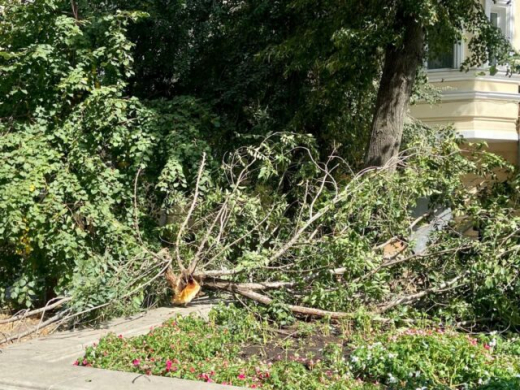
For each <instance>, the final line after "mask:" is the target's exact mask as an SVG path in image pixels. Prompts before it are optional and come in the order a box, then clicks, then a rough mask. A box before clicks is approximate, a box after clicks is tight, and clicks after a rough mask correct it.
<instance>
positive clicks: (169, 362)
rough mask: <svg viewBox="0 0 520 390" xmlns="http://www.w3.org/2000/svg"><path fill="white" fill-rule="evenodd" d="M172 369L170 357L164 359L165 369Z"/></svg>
mask: <svg viewBox="0 0 520 390" xmlns="http://www.w3.org/2000/svg"><path fill="white" fill-rule="evenodd" d="M171 369H172V361H171V360H170V359H168V360H166V371H170V370H171Z"/></svg>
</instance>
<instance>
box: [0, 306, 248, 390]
mask: <svg viewBox="0 0 520 390" xmlns="http://www.w3.org/2000/svg"><path fill="white" fill-rule="evenodd" d="M211 307H212V303H211V302H210V301H207V300H206V301H204V300H200V301H198V302H194V303H193V304H192V305H190V307H188V308H158V309H153V310H150V311H148V312H146V313H143V314H140V315H136V316H133V317H129V318H120V319H116V320H113V321H110V322H107V323H105V324H102V325H101V326H99V327H97V328H85V329H78V330H70V331H64V332H59V333H56V334H53V335H51V336H48V337H44V338H41V339H34V340H31V341H27V342H24V343H21V344H15V345H12V346H10V347H8V348H5V349H3V350H2V351H1V353H0V390H15V389H16V390H20V389H37V390H49V389H53V390H105V389H106V390H109V389H110V390H119V389H121V390H123V389H125V390H126V389H129V388H130V389H135V390H152V389H154V390H163V389H164V390H166V389H168V390H173V389H175V390H219V389H220V390H224V389H226V390H230V389H233V388H235V389H238V387H232V386H222V385H216V384H211V383H204V382H195V381H188V380H180V379H173V378H165V377H158V376H145V375H136V374H132V373H126V372H117V371H108V370H100V369H96V368H87V367H77V366H73V365H72V363H73V362H74V360H75V359H76V358H78V357H80V356H81V355H82V354H83V352H84V350H85V347H87V346H89V345H92V344H93V343H95V342H97V341H98V340H99V339H100V338H101V337H103V336H104V335H106V334H107V333H109V332H113V333H116V334H118V335H119V334H121V335H123V336H124V337H131V336H137V335H141V334H145V333H147V332H148V331H149V330H150V328H151V327H153V326H158V325H160V324H162V323H163V322H164V321H166V320H167V319H168V318H170V317H172V316H174V315H176V314H181V315H199V316H204V317H206V316H207V315H208V313H209V311H210V310H211Z"/></svg>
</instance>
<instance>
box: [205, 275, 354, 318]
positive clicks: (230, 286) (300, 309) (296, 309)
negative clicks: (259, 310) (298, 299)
mask: <svg viewBox="0 0 520 390" xmlns="http://www.w3.org/2000/svg"><path fill="white" fill-rule="evenodd" d="M206 286H208V287H210V283H208V284H206ZM239 286H240V284H236V283H231V282H230V283H226V284H225V285H219V287H217V288H218V289H219V290H226V291H229V292H232V293H237V294H240V295H242V296H244V297H246V298H249V299H251V300H253V301H256V302H259V303H262V304H264V305H269V304H271V303H272V302H273V300H272V299H271V298H269V297H268V296H266V295H262V294H259V293H257V292H254V291H252V290H246V289H243V288H240V287H239ZM287 307H288V308H289V310H291V311H292V312H293V313H295V314H303V315H308V316H315V317H329V318H333V319H339V318H346V317H350V316H351V314H349V313H345V312H337V311H328V310H321V309H313V308H311V307H306V306H298V305H287Z"/></svg>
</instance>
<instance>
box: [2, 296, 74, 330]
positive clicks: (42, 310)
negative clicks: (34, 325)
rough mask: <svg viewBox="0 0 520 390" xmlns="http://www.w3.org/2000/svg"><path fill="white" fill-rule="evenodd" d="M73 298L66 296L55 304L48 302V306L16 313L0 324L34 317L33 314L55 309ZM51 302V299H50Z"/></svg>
mask: <svg viewBox="0 0 520 390" xmlns="http://www.w3.org/2000/svg"><path fill="white" fill-rule="evenodd" d="M71 299H72V298H70V297H66V298H62V299H60V300H59V301H57V302H55V303H53V304H50V305H49V304H47V305H46V306H44V307H42V308H40V309H36V310H31V311H26V312H24V313H23V314H19V315H15V316H12V317H10V318H7V319H5V320H0V325H2V324H9V323H11V322H16V321H19V320H23V319H24V318H27V317H32V316H35V315H37V314H40V313H44V312H46V311H48V310H52V309H55V308H57V307H59V306H62V305H63V304H64V303H67V302H69V301H70V300H71ZM49 302H51V301H49Z"/></svg>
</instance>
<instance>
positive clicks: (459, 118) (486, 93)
mask: <svg viewBox="0 0 520 390" xmlns="http://www.w3.org/2000/svg"><path fill="white" fill-rule="evenodd" d="M497 3H498V4H503V5H504V6H506V4H507V3H508V1H507V0H497ZM483 5H484V7H485V9H486V10H487V12H488V13H489V12H490V11H491V7H493V6H494V3H493V1H492V0H483ZM507 7H510V8H504V10H505V11H506V12H507V13H508V16H509V17H508V18H507V22H508V23H509V24H508V27H507V34H508V36H509V38H510V40H511V43H512V44H513V46H514V48H515V49H517V50H520V0H512V1H511V4H510V5H509V6H507ZM456 52H457V54H456V56H455V58H456V60H458V62H459V64H460V63H461V62H462V61H463V60H464V59H465V58H466V57H467V56H468V54H469V51H468V47H467V42H466V43H463V44H462V45H461V46H460V47H458V48H457V49H456ZM428 77H429V81H430V82H431V83H432V84H433V85H434V86H435V87H437V88H439V89H440V90H441V91H442V99H441V103H439V104H436V105H430V104H427V103H419V104H416V105H415V106H413V107H411V109H410V113H411V116H412V117H414V118H417V119H420V120H421V121H423V122H425V123H427V124H430V125H433V126H435V125H448V124H453V125H454V127H455V128H456V129H457V130H458V131H459V132H460V134H461V136H463V137H464V138H466V139H467V140H468V141H486V142H488V144H489V150H490V151H493V152H496V153H498V154H500V155H502V156H503V157H504V158H506V159H507V160H508V161H510V162H511V163H515V164H517V165H518V164H519V163H520V154H519V149H518V143H519V136H518V131H517V120H518V116H519V104H520V76H519V75H513V76H509V75H507V74H506V72H505V69H502V70H500V71H499V72H498V73H497V74H496V75H494V76H491V75H490V74H489V71H488V70H487V69H486V68H485V67H484V68H482V69H474V70H470V71H469V72H460V71H459V70H458V69H439V70H437V69H436V70H430V71H429V72H428Z"/></svg>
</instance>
